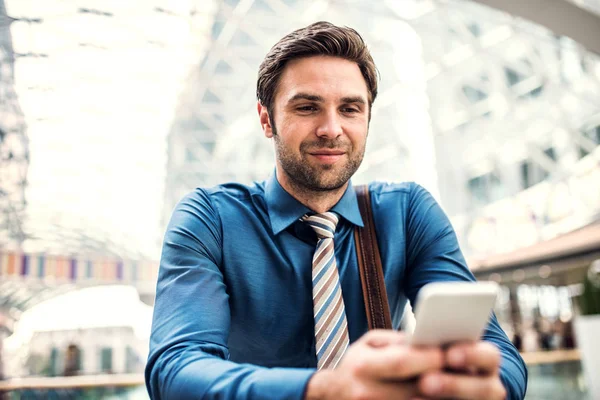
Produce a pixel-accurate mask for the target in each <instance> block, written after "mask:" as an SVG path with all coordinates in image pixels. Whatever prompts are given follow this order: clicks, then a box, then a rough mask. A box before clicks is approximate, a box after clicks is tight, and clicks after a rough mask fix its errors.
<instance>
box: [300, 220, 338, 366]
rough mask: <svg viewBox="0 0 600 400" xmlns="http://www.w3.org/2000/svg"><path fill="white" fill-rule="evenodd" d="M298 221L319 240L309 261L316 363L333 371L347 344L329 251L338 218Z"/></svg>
mask: <svg viewBox="0 0 600 400" xmlns="http://www.w3.org/2000/svg"><path fill="white" fill-rule="evenodd" d="M302 220H303V221H304V222H306V223H307V224H308V225H309V226H310V227H311V228H312V229H313V230H314V231H315V232H316V234H317V237H318V238H319V241H318V242H317V249H316V250H315V254H314V256H313V262H312V283H313V310H314V316H315V341H316V350H317V363H318V367H319V369H323V368H335V367H336V365H337V364H338V362H339V361H340V359H341V358H342V356H343V355H344V352H345V351H346V348H347V347H348V343H349V338H348V323H347V321H346V311H345V308H344V299H343V298H342V287H341V286H340V278H339V275H338V269H337V265H336V261H335V252H334V248H333V235H334V233H335V227H336V226H337V223H338V221H339V219H338V216H337V214H335V213H333V212H326V213H323V214H315V215H308V214H307V215H305V216H304V217H302Z"/></svg>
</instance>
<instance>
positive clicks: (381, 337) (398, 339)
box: [360, 329, 406, 347]
mask: <svg viewBox="0 0 600 400" xmlns="http://www.w3.org/2000/svg"><path fill="white" fill-rule="evenodd" d="M360 340H361V341H364V342H365V343H366V344H368V345H369V346H371V347H385V346H389V345H394V344H405V343H406V335H405V334H404V333H403V332H398V331H393V330H391V329H375V330H372V331H369V332H367V333H366V334H365V335H363V337H362V338H361V339H360Z"/></svg>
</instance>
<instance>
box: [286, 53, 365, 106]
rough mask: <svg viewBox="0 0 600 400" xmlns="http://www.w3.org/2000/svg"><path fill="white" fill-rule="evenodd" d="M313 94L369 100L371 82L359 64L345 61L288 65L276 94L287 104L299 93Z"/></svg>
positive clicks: (324, 58)
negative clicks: (366, 79)
mask: <svg viewBox="0 0 600 400" xmlns="http://www.w3.org/2000/svg"><path fill="white" fill-rule="evenodd" d="M301 92H302V93H310V94H317V95H319V96H322V97H323V98H325V99H336V98H342V97H348V96H362V97H364V100H365V102H366V101H367V99H368V89H367V83H366V82H365V79H364V77H363V76H362V73H361V72H360V68H359V67H358V64H356V63H355V62H353V61H348V60H345V59H343V58H338V57H329V56H315V57H306V58H300V59H297V60H292V61H290V62H288V63H287V65H286V66H285V69H284V71H283V73H282V74H281V77H280V79H279V85H278V88H277V93H276V100H281V101H286V100H288V99H290V98H291V97H293V96H294V95H295V94H297V93H301Z"/></svg>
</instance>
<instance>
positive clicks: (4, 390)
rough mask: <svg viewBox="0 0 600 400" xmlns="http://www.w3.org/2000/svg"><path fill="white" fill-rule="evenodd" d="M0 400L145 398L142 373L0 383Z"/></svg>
mask: <svg viewBox="0 0 600 400" xmlns="http://www.w3.org/2000/svg"><path fill="white" fill-rule="evenodd" d="M0 399H2V400H5V399H10V400H12V399H15V400H17V399H18V400H28V399H148V395H147V394H146V389H145V387H144V376H143V375H142V374H111V375H108V374H107V375H82V376H65V377H62V376H61V377H52V378H50V377H29V378H14V379H10V380H6V381H0Z"/></svg>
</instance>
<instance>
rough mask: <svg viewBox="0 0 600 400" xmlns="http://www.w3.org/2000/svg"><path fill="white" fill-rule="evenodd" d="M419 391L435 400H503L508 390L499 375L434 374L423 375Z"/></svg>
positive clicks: (419, 383)
mask: <svg viewBox="0 0 600 400" xmlns="http://www.w3.org/2000/svg"><path fill="white" fill-rule="evenodd" d="M418 386H419V390H420V391H421V392H422V393H423V394H425V395H426V396H428V397H431V398H435V399H463V400H484V399H485V400H496V399H498V400H501V399H505V398H506V389H505V388H504V386H503V385H502V382H501V381H500V378H499V377H498V376H497V375H493V376H485V377H482V376H469V375H458V374H446V373H440V372H434V373H429V374H425V375H423V376H422V377H421V378H420V379H419V382H418Z"/></svg>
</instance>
